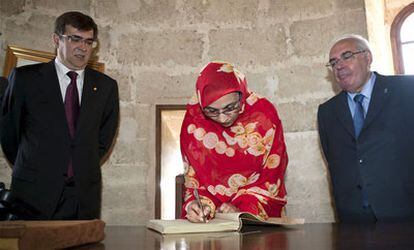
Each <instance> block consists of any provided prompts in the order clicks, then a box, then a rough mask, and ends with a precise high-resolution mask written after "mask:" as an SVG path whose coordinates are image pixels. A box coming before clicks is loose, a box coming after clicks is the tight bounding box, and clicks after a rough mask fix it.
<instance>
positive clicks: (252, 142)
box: [180, 63, 288, 219]
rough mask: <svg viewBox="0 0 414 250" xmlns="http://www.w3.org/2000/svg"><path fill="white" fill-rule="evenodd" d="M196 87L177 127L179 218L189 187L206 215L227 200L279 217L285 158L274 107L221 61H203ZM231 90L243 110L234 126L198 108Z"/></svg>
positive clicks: (245, 209) (189, 195) (244, 209)
mask: <svg viewBox="0 0 414 250" xmlns="http://www.w3.org/2000/svg"><path fill="white" fill-rule="evenodd" d="M238 77H239V79H237V78H238ZM236 83H237V84H236ZM210 86H214V87H215V88H210ZM196 89H197V93H198V96H199V98H198V100H201V101H199V102H197V101H196V100H193V101H192V102H190V103H189V104H188V105H187V112H186V114H185V117H184V121H183V125H182V128H181V138H180V139H181V152H182V156H183V159H184V167H185V187H186V189H185V198H184V205H183V209H182V217H183V218H184V217H185V215H186V211H185V209H186V206H187V204H188V203H189V202H191V201H192V200H194V196H193V189H194V188H197V189H198V192H199V194H200V197H201V199H202V200H203V202H206V203H208V204H209V205H210V207H211V208H212V210H213V211H212V213H211V215H213V214H214V211H215V210H216V209H217V208H218V207H219V206H220V205H221V204H222V203H224V202H227V203H231V204H233V205H234V206H236V207H237V208H239V210H240V211H241V212H250V213H253V214H256V215H260V216H261V217H262V218H264V219H266V218H267V217H269V216H270V217H280V216H281V211H282V208H283V206H284V205H285V204H286V199H285V196H286V190H285V186H284V175H285V170H286V166H287V163H288V158H287V154H286V146H285V142H284V138H283V129H282V124H281V122H280V120H279V117H278V114H277V112H276V109H275V107H274V106H273V105H272V104H271V103H270V102H269V101H268V100H266V99H265V98H262V97H260V96H258V95H256V94H254V93H249V92H248V91H247V86H246V81H245V79H244V76H243V75H242V74H241V73H239V72H237V71H236V73H235V72H234V71H233V68H232V66H231V65H230V64H226V63H210V64H208V65H207V66H206V67H205V68H204V69H203V71H202V72H201V74H200V76H199V78H198V80H197V85H196ZM234 91H239V92H241V93H242V103H243V108H242V112H241V113H240V114H239V116H238V118H237V120H236V121H235V122H234V123H233V125H231V126H230V127H227V128H226V127H223V126H221V125H220V124H219V123H216V122H214V121H212V120H211V119H208V118H207V117H205V116H204V114H203V112H202V109H201V106H203V107H205V106H207V105H209V104H211V103H212V102H214V101H215V100H217V99H219V98H220V97H222V96H223V95H226V94H228V93H230V92H234Z"/></svg>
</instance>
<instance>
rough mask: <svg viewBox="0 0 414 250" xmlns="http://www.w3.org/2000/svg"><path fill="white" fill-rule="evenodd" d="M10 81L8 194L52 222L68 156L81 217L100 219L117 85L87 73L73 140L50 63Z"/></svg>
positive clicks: (5, 138) (5, 114)
mask: <svg viewBox="0 0 414 250" xmlns="http://www.w3.org/2000/svg"><path fill="white" fill-rule="evenodd" d="M9 82H10V84H9V87H8V88H7V90H6V93H5V95H4V99H3V103H2V111H1V121H0V125H1V127H0V139H1V145H2V148H3V152H4V154H5V156H6V157H7V159H8V160H9V161H10V162H11V163H12V164H13V174H12V183H11V190H12V193H13V194H14V195H16V196H17V197H19V198H20V199H22V200H23V201H25V202H27V203H29V204H30V205H32V206H33V207H35V208H37V209H38V210H39V211H41V213H42V214H43V217H46V218H50V217H51V216H52V214H53V212H54V210H55V208H56V205H57V203H58V200H59V197H60V195H61V191H62V188H63V185H64V176H63V174H64V173H66V171H67V167H68V162H69V159H70V157H71V156H72V160H73V162H72V165H73V170H74V178H75V183H76V192H77V197H78V199H79V217H80V218H81V219H91V218H97V217H99V216H100V201H101V169H100V160H101V159H102V157H103V156H104V155H105V154H106V153H107V151H108V149H109V148H110V147H111V144H112V142H113V139H114V136H115V134H116V130H117V126H118V120H119V117H118V116H119V99H118V87H117V83H116V81H115V80H113V79H111V78H110V77H108V76H106V75H104V74H102V73H100V72H97V71H95V70H92V69H90V68H86V69H85V77H84V86H83V92H82V98H81V108H80V113H79V118H78V123H77V130H76V133H75V137H74V139H71V138H70V135H69V130H68V126H67V122H66V116H65V110H64V103H63V98H62V94H61V91H60V87H59V81H58V78H57V73H56V69H55V65H54V61H51V62H49V63H42V64H36V65H29V66H24V67H20V68H17V69H15V70H14V71H13V72H12V73H11V75H10V77H9Z"/></svg>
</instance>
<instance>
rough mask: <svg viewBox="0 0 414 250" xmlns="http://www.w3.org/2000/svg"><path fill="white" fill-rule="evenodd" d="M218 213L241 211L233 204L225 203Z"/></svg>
mask: <svg viewBox="0 0 414 250" xmlns="http://www.w3.org/2000/svg"><path fill="white" fill-rule="evenodd" d="M217 212H218V213H237V212H240V210H239V209H238V208H237V207H235V206H233V205H232V204H231V203H223V204H221V206H220V207H219V208H218V210H217Z"/></svg>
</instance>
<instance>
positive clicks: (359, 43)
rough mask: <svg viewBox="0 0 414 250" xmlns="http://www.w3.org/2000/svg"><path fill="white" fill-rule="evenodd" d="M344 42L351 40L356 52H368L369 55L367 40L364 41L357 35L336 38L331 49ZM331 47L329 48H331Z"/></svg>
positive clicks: (369, 48)
mask: <svg viewBox="0 0 414 250" xmlns="http://www.w3.org/2000/svg"><path fill="white" fill-rule="evenodd" d="M344 40H352V41H353V42H355V45H356V47H357V49H358V50H365V51H369V52H370V53H371V47H370V45H369V42H368V40H367V39H365V38H364V37H362V36H361V35H357V34H348V35H344V36H341V37H339V38H337V39H336V40H335V41H334V42H333V44H332V47H333V46H334V45H335V44H337V43H339V42H341V41H344ZM332 47H331V48H332Z"/></svg>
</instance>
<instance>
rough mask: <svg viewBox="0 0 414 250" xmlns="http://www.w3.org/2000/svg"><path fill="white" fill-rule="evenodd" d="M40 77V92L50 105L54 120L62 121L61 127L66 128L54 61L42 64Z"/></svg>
mask: <svg viewBox="0 0 414 250" xmlns="http://www.w3.org/2000/svg"><path fill="white" fill-rule="evenodd" d="M40 74H41V77H42V85H41V88H42V92H43V93H45V95H46V97H47V99H48V100H49V102H50V103H51V104H52V105H51V107H53V108H54V110H55V111H56V116H57V117H56V118H57V119H59V120H61V121H62V126H63V127H66V128H67V122H66V114H65V107H64V103H63V97H62V92H61V91H60V85H59V79H58V76H57V73H56V68H55V61H54V60H52V61H50V62H49V63H46V64H44V67H43V68H42V69H41V70H40Z"/></svg>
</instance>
